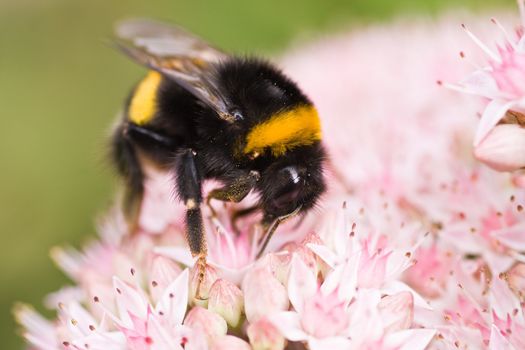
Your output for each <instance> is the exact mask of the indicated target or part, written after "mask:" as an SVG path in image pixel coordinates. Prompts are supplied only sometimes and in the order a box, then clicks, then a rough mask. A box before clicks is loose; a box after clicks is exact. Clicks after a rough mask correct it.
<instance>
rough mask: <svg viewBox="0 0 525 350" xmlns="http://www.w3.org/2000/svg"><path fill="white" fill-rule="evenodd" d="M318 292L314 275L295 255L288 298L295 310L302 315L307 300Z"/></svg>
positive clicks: (289, 281)
mask: <svg viewBox="0 0 525 350" xmlns="http://www.w3.org/2000/svg"><path fill="white" fill-rule="evenodd" d="M316 291H317V281H316V279H315V276H314V274H313V273H312V271H311V270H310V269H309V268H308V267H307V266H306V264H305V263H304V262H303V260H302V259H300V258H299V257H297V256H296V255H294V256H293V258H292V267H291V268H290V278H289V279H288V296H289V298H290V302H291V303H292V305H293V307H294V309H295V310H296V311H297V312H298V313H301V312H302V310H303V306H304V302H305V300H306V299H307V298H310V297H312V296H313V295H315V292H316Z"/></svg>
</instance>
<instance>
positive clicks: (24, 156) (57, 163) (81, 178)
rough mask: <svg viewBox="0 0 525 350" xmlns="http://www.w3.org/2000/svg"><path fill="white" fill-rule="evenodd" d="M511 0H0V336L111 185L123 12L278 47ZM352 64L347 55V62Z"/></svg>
mask: <svg viewBox="0 0 525 350" xmlns="http://www.w3.org/2000/svg"><path fill="white" fill-rule="evenodd" d="M513 3H514V0H484V1H476V0H456V1H453V0H425V1H421V0H397V1H391V0H328V1H326V0H325V1H323V0H311V1H306V0H264V1H243V0H231V1H228V0H225V1H216V0H191V1H190V0H184V1H181V0H162V1H139V0H132V1H131V0H128V1H108V0H92V1H78V0H45V1H43V0H16V1H15V0H0V117H1V121H2V124H1V127H0V158H1V159H0V160H1V162H0V168H1V171H0V176H1V179H0V228H1V229H0V230H1V231H0V233H1V244H0V269H1V270H0V272H1V273H0V286H1V289H0V290H1V292H0V307H1V309H0V339H2V345H1V348H2V349H20V348H22V342H21V340H20V338H19V337H17V336H16V335H15V329H16V327H15V325H14V322H13V321H12V316H11V312H10V310H11V308H12V305H13V303H14V302H15V301H24V302H28V303H32V304H34V305H36V306H37V308H38V309H42V307H41V306H40V305H41V304H42V298H43V297H44V295H46V294H47V293H48V292H51V291H53V290H56V289H58V288H59V286H61V285H62V284H64V283H65V282H66V278H65V277H64V276H63V275H62V274H61V273H60V272H59V271H58V270H57V269H56V268H55V266H53V264H52V262H51V260H50V259H49V255H48V251H49V249H50V248H51V247H52V246H54V245H60V244H65V243H72V244H75V245H79V244H81V242H82V241H85V240H86V237H92V236H93V234H94V227H93V226H94V225H93V222H94V218H95V216H96V215H97V214H99V213H100V212H102V211H103V210H104V209H105V208H107V207H108V205H109V203H110V201H111V198H112V195H113V188H114V186H115V181H114V178H113V176H112V175H111V171H110V170H109V167H108V166H107V164H106V163H105V162H104V161H103V159H104V153H105V138H106V135H107V131H108V128H109V126H110V124H111V123H112V121H113V119H114V116H115V114H116V112H117V111H118V109H119V108H120V106H121V102H122V100H123V98H124V97H125V96H126V94H127V92H128V90H129V89H130V87H131V85H132V84H133V83H134V82H135V81H136V80H137V79H138V78H139V77H140V76H141V73H142V69H141V68H139V67H137V66H134V65H133V64H132V63H130V62H129V61H128V60H126V59H125V58H123V57H122V56H119V55H118V54H116V53H115V52H114V51H113V50H111V49H109V48H108V47H106V46H105V45H104V44H103V40H102V39H104V38H106V37H108V36H109V34H110V33H111V28H112V23H113V22H115V20H117V19H119V18H123V17H129V16H147V17H155V18H160V19H167V20H172V21H174V22H177V23H179V24H182V25H183V26H186V27H187V28H189V29H190V30H192V31H194V32H196V33H198V34H200V35H201V36H204V37H205V38H207V39H209V40H210V41H211V42H214V43H216V44H217V45H218V46H219V47H223V48H225V49H230V50H236V51H238V52H258V53H264V54H273V53H278V52H280V50H283V49H284V48H286V46H287V44H289V43H290V42H292V41H293V40H294V38H298V37H299V38H301V39H303V40H304V39H305V38H309V37H315V36H317V35H319V33H320V32H326V31H330V30H335V29H340V28H345V27H355V26H359V25H363V24H366V23H370V22H375V21H385V20H388V19H389V18H391V17H392V16H395V15H398V14H407V13H408V14H410V15H419V14H426V15H431V16H434V15H436V14H437V13H439V12H440V11H443V10H445V9H450V8H454V7H455V8H467V9H471V10H476V11H478V10H480V7H481V6H482V7H484V8H486V7H493V8H494V7H495V6H498V7H501V6H504V7H510V8H512V6H513ZM349 64H350V63H349Z"/></svg>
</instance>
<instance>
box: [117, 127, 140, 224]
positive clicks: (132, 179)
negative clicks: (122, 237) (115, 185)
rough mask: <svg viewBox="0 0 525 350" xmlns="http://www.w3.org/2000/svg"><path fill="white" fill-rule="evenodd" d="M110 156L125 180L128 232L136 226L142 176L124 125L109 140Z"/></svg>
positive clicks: (124, 207) (125, 208) (136, 156)
mask: <svg viewBox="0 0 525 350" xmlns="http://www.w3.org/2000/svg"><path fill="white" fill-rule="evenodd" d="M111 156H112V158H113V162H114V164H116V167H117V171H118V172H119V174H120V175H121V176H122V177H123V178H124V179H125V184H126V188H125V192H124V201H123V210H124V215H125V216H126V220H127V221H128V225H129V229H130V232H134V231H135V230H136V229H137V226H138V219H139V216H140V206H141V203H142V197H143V194H144V184H143V182H144V174H143V172H142V167H141V164H140V161H139V158H138V155H137V151H136V150H135V147H134V145H133V143H132V140H131V139H130V137H129V135H128V134H127V132H126V127H125V125H121V126H119V127H118V128H117V129H116V130H115V132H114V133H113V136H112V138H111Z"/></svg>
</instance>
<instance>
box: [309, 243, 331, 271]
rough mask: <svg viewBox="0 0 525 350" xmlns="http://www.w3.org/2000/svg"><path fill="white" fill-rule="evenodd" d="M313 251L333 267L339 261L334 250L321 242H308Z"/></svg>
mask: <svg viewBox="0 0 525 350" xmlns="http://www.w3.org/2000/svg"><path fill="white" fill-rule="evenodd" d="M306 246H307V247H308V248H309V249H310V250H311V251H312V252H314V253H315V254H316V255H317V256H318V257H320V258H321V259H322V260H323V261H324V262H325V263H327V264H328V266H330V267H331V268H333V267H334V266H335V264H336V262H337V255H335V253H334V252H332V251H331V250H330V249H329V248H328V247H327V246H325V245H321V244H313V243H308V244H307V245H306Z"/></svg>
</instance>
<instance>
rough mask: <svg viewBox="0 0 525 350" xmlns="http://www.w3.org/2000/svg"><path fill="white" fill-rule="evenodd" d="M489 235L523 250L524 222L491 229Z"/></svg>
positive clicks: (524, 237)
mask: <svg viewBox="0 0 525 350" xmlns="http://www.w3.org/2000/svg"><path fill="white" fill-rule="evenodd" d="M524 152H525V151H524ZM491 235H492V237H494V238H496V239H497V240H498V241H500V242H501V243H503V244H504V245H506V246H508V247H510V248H512V249H514V250H515V251H525V222H522V223H519V224H517V225H513V226H511V227H507V228H503V229H500V230H495V231H492V233H491Z"/></svg>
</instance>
